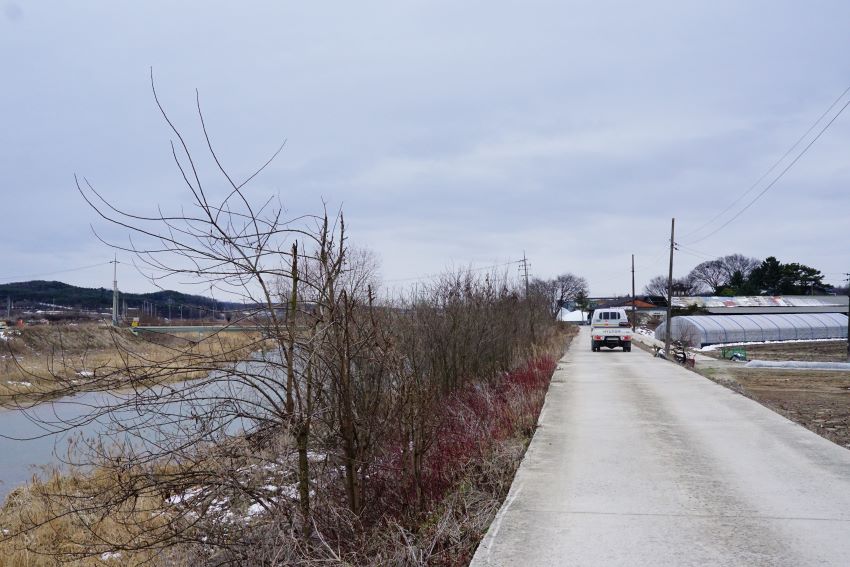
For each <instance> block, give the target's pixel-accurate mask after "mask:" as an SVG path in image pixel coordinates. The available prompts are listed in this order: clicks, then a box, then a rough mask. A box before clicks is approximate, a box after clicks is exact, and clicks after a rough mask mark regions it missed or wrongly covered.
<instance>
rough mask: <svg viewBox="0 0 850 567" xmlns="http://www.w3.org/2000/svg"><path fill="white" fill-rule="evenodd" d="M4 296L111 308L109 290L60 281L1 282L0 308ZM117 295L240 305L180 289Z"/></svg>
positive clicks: (140, 300) (160, 302)
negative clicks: (183, 291) (187, 292)
mask: <svg viewBox="0 0 850 567" xmlns="http://www.w3.org/2000/svg"><path fill="white" fill-rule="evenodd" d="M6 298H10V299H11V300H12V301H13V302H14V303H15V304H21V303H34V304H35V303H41V304H51V305H61V306H63V307H70V308H73V309H98V310H100V309H105V310H109V309H111V308H112V290H111V289H106V288H103V287H100V288H88V287H77V286H74V285H69V284H66V283H62V282H56V281H43V280H34V281H29V282H17V283H8V284H0V309H2V307H5V305H6V300H7V299H6ZM119 298H120V300H121V303H122V307H123V304H124V302H126V304H127V307H128V308H136V307H138V308H141V307H142V306H143V304H145V303H153V304H155V305H157V306H165V305H168V304H169V303H170V304H171V305H172V306H174V307H178V306H181V305H182V306H184V307H192V308H201V309H204V310H212V309H216V310H223V309H237V308H240V307H243V306H242V304H240V303H233V302H222V301H215V300H214V299H212V298H209V297H204V296H203V295H190V294H186V293H180V292H179V291H170V290H163V291H157V292H154V293H121V292H120V290H119Z"/></svg>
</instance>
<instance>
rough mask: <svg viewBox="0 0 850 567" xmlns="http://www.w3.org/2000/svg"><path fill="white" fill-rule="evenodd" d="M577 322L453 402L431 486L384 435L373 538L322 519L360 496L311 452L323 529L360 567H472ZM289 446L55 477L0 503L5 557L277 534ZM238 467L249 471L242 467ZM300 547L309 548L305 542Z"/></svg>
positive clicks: (124, 560) (325, 458)
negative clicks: (143, 473)
mask: <svg viewBox="0 0 850 567" xmlns="http://www.w3.org/2000/svg"><path fill="white" fill-rule="evenodd" d="M573 330H574V329H573V328H568V329H566V330H563V331H562V333H559V334H557V335H554V336H553V337H552V341H551V344H550V345H549V347H548V348H546V349H542V350H540V351H539V352H538V354H537V355H535V356H534V357H533V358H531V359H529V360H528V361H526V362H525V363H524V364H522V365H520V366H518V367H516V368H515V369H514V370H512V371H510V372H506V373H503V374H500V375H498V376H494V377H490V378H489V379H488V380H482V381H476V382H470V383H469V385H468V386H467V387H464V388H462V389H460V390H458V391H457V392H456V393H454V394H453V395H451V396H450V397H448V398H447V399H446V400H445V402H444V403H442V404H441V405H440V407H439V408H438V409H437V413H438V415H435V416H433V417H435V419H434V424H435V426H437V427H439V434H438V435H437V436H436V437H435V439H436V441H435V443H434V445H433V446H432V447H431V448H430V449H429V450H428V452H427V454H426V455H424V456H423V463H422V469H421V470H422V477H421V478H420V482H419V484H420V485H421V487H422V490H421V491H420V492H418V493H417V491H416V490H413V486H412V484H411V478H410V477H409V476H408V474H407V473H406V472H405V470H406V468H407V466H406V461H407V459H408V458H409V457H410V455H409V453H408V452H407V451H406V450H405V447H404V446H402V445H399V444H398V441H399V440H391V441H389V442H382V449H381V453H382V454H383V455H385V458H384V459H382V462H381V464H380V466H378V467H376V468H374V469H373V471H372V473H371V475H370V479H371V488H370V491H371V493H372V494H373V496H374V498H373V505H372V507H371V508H370V510H369V511H368V513H367V514H365V515H363V516H362V517H361V518H359V519H354V518H351V519H350V521H351V522H352V529H355V525H356V533H359V534H360V535H359V536H358V537H357V538H356V539H353V540H352V539H348V540H347V541H346V538H349V537H350V536H351V534H346V533H342V532H338V530H339V529H340V526H339V525H323V524H324V522H325V520H321V519H322V518H325V519H334V520H333V522H330V524H333V523H334V522H337V521H338V520H339V519H340V518H343V517H347V512H346V507H347V505H346V502H345V497H344V494H343V493H340V492H338V491H335V490H331V489H330V488H331V487H332V486H333V485H334V484H337V483H338V482H339V479H338V478H337V477H338V475H339V468H338V467H337V466H336V464H337V463H338V462H339V461H338V458H337V457H336V456H334V455H333V454H329V453H315V454H311V456H310V458H311V460H312V462H313V465H314V470H315V471H316V473H315V474H316V476H315V477H314V479H313V481H312V483H311V484H312V486H313V487H314V490H316V492H317V493H319V492H320V491H321V493H322V494H323V495H324V497H323V498H314V501H313V503H314V506H315V508H314V514H315V517H316V518H317V521H319V520H321V521H319V523H318V524H317V529H319V530H320V531H321V532H322V533H324V534H325V536H326V537H331V536H334V537H335V538H337V539H338V541H346V543H345V548H342V549H340V550H339V551H340V552H344V553H345V557H346V561H347V562H348V563H349V564H363V565H367V564H375V560H376V558H381V557H383V558H385V559H388V560H389V562H390V563H396V564H418V565H426V564H427V565H465V564H466V563H467V562H468V561H469V559H470V558H471V556H472V553H473V552H474V550H475V548H476V546H477V544H478V541H479V539H480V538H481V537H482V535H483V534H484V533H485V532H486V529H487V527H488V525H489V523H490V522H491V521H492V519H493V517H494V515H495V513H496V511H497V510H498V508H499V506H500V505H501V501H502V500H503V499H504V497H505V495H506V494H507V491H508V489H509V487H510V484H511V481H512V479H513V475H514V472H515V471H516V469H517V467H518V466H519V463H520V461H521V460H522V456H523V454H524V451H525V447H526V446H527V443H528V441H529V440H530V439H531V436H532V435H533V433H534V430H535V423H536V421H537V417H538V415H539V412H540V409H541V407H542V404H543V400H544V399H545V395H546V391H547V389H548V384H549V379H550V377H551V375H552V372H553V370H554V368H555V363H554V361H555V360H557V357H558V355H559V353H560V352H561V351H562V350H563V348H564V347H565V346H566V345H567V344H568V343H569V340H571V338H572V333H571V332H570V331H573ZM237 442H238V441H237ZM245 442H248V443H250V442H251V440H245ZM290 443H291V438H288V437H287V436H286V435H283V436H282V437H281V438H280V440H279V441H278V442H277V443H275V444H272V446H273V447H275V448H269V449H264V450H257V451H255V452H253V454H252V455H251V456H250V457H249V458H247V460H240V461H238V462H236V461H230V462H227V463H224V462H220V459H218V458H217V456H216V449H215V448H214V447H211V448H210V450H209V452H208V457H207V458H206V459H205V460H203V461H199V462H195V463H192V465H191V466H192V468H193V470H195V471H196V473H197V482H196V483H193V484H189V485H183V486H174V487H173V489H172V490H170V491H166V492H163V491H162V490H161V489H160V490H154V489H152V487H154V486H158V487H160V488H161V487H162V486H163V485H166V483H163V477H167V476H168V475H171V474H174V471H173V470H169V467H168V466H165V465H164V466H162V467H160V468H159V469H158V472H157V474H159V475H161V478H158V479H155V481H153V482H151V483H150V484H144V483H134V484H132V486H128V485H127V481H126V478H127V477H128V476H132V475H133V474H134V473H133V471H130V470H126V471H125V470H121V469H119V468H112V469H109V470H106V469H104V470H99V471H97V472H96V473H95V474H92V475H87V476H83V475H80V474H79V473H73V474H71V475H69V476H61V475H54V476H52V477H50V478H48V479H46V480H44V481H41V482H35V483H33V484H31V485H30V486H29V487H26V488H20V489H18V490H15V491H13V493H12V494H11V495H10V497H9V498H8V500H7V501H6V503H5V505H4V507H3V509H2V512H0V529H2V530H3V534H5V535H6V539H5V541H3V542H2V543H0V554H2V555H3V556H4V557H6V558H7V559H6V563H4V565H10V566H12V567H17V566H23V565H27V566H29V567H37V566H40V565H51V564H53V563H52V562H54V561H55V558H56V557H59V556H61V557H64V558H65V559H68V558H69V557H73V558H75V559H76V560H78V562H77V563H76V564H77V565H80V566H87V565H103V564H107V565H108V564H115V565H119V564H120V565H137V564H142V563H144V562H148V561H151V560H152V559H154V557H155V556H156V557H157V559H156V561H158V562H163V564H175V565H177V564H189V563H192V561H189V559H188V558H189V556H190V555H191V554H192V553H201V555H203V554H204V553H213V554H215V548H214V546H207V547H208V549H207V551H206V552H205V551H203V547H205V546H201V545H200V544H198V545H196V546H195V547H194V550H193V551H190V552H187V551H186V549H184V548H179V549H181V551H179V552H178V551H177V549H178V548H174V549H169V550H163V549H159V548H158V547H157V540H158V537H159V536H160V534H162V533H166V532H169V530H170V531H173V530H174V529H175V524H179V525H180V526H184V527H182V528H181V529H183V530H185V531H181V532H180V533H181V534H182V535H181V538H184V539H185V540H189V541H196V542H202V541H203V542H214V541H216V538H218V537H220V536H221V534H222V533H224V532H227V531H228V530H230V529H232V528H233V527H234V526H236V525H239V526H250V527H251V530H252V531H255V532H256V533H258V534H263V533H266V534H267V533H268V530H269V529H270V528H272V527H274V526H278V525H280V522H282V521H283V522H284V524H285V523H286V521H285V518H286V517H287V515H288V514H289V511H290V510H292V509H297V506H298V502H299V497H298V492H297V490H296V485H295V484H293V479H292V478H291V477H289V476H288V475H287V474H286V472H285V471H287V470H289V468H290V464H289V463H288V462H287V459H290V458H291V456H292V451H291V449H292V446H291V444H290ZM223 466H225V467H227V468H228V469H229V472H228V474H230V476H231V477H232V478H231V480H234V479H236V480H237V481H239V483H244V484H246V485H253V486H256V489H255V490H256V491H258V492H257V494H255V495H254V500H253V501H248V500H246V498H245V493H244V492H240V490H241V489H239V488H233V489H222V486H216V485H215V484H214V483H215V478H214V477H215V475H216V471H217V470H218V469H219V468H221V467H223ZM234 470H235V471H241V472H240V473H239V475H237V477H233V475H232V471H234ZM184 472H185V471H181V474H183V473H184ZM240 475H241V476H240ZM174 476H180V475H174ZM243 477H244V478H243ZM204 478H207V479H208V481H210V482H211V484H207V483H206V482H205V481H204ZM127 490H131V491H133V496H132V498H127V496H128V495H127V493H126V491H127ZM60 495H62V496H60ZM81 499H82V500H85V501H87V502H91V503H92V510H95V509H97V508H98V506H99V505H100V503H101V501H102V500H106V501H108V500H110V499H124V500H122V501H123V502H125V504H124V505H123V506H121V507H118V508H113V509H111V512H110V514H107V515H103V516H99V517H96V514H95V512H92V514H91V515H86V514H83V515H80V514H65V513H63V512H62V510H63V508H62V506H64V505H68V508H69V509H73V508H74V507H75V506H78V503H79V502H80V500H81ZM251 502H253V503H251ZM51 518H55V519H51ZM41 524H43V525H41ZM166 524H169V525H166ZM19 533H20V535H16V534H19ZM334 534H335V535H334ZM279 537H287V536H285V535H283V536H279ZM293 543H294V544H295V545H297V539H295V540H293ZM272 544H276V545H280V544H281V542H280V541H258V543H257V547H258V549H260V548H261V546H267V545H268V546H270V545H272ZM34 549H38V550H39V554H35V553H33V551H32V550H34ZM115 549H121V550H122V551H120V552H115V551H114V550H115ZM189 549H190V550H191V549H192V548H189ZM320 550H321V548H320V549H317V550H315V551H320ZM315 551H314V553H315ZM184 553H189V555H184ZM207 557H209V556H207ZM317 557H318V556H317ZM196 559H197V558H196ZM323 560H325V561H330V560H331V558H330V557H324V558H323ZM155 563H156V562H155ZM331 563H332V561H331ZM384 564H386V562H385V563H384Z"/></svg>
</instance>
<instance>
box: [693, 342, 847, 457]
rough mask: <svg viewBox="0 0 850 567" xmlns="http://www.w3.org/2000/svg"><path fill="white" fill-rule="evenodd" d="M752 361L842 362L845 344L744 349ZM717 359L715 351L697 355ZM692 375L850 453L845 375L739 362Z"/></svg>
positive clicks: (702, 367) (703, 366) (709, 365)
mask: <svg viewBox="0 0 850 567" xmlns="http://www.w3.org/2000/svg"><path fill="white" fill-rule="evenodd" d="M745 348H746V351H747V355H748V358H750V359H751V360H753V359H757V360H803V361H818V362H845V361H846V360H847V343H846V342H845V341H829V342H826V341H817V342H810V343H787V344H770V345H753V346H748V347H745ZM701 354H706V355H711V356H713V357H719V355H720V351H713V352H711V351H710V352H706V353H701ZM696 370H697V371H698V372H699V373H700V374H703V375H704V376H706V377H708V378H711V379H712V380H715V381H716V382H719V383H721V384H723V385H725V386H728V387H730V388H733V389H735V390H737V391H739V392H741V393H742V394H744V395H745V396H748V397H750V398H752V399H754V400H756V401H758V402H759V403H761V404H763V405H765V406H767V407H769V408H771V409H773V410H774V411H776V412H778V413H780V414H782V415H784V416H786V417H787V418H789V419H791V420H793V421H795V422H797V423H799V424H801V425H803V426H804V427H806V428H808V429H810V430H812V431H814V432H815V433H817V434H819V435H821V436H823V437H825V438H827V439H829V440H831V441H833V442H835V443H837V444H839V445H842V446H844V447H847V448H850V372H839V371H829V370H799V369H775V368H752V369H750V368H744V367H743V364H741V363H733V362H724V361H720V360H718V361H717V362H703V363H699V362H698V363H697V365H696Z"/></svg>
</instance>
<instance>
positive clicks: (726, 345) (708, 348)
mask: <svg viewBox="0 0 850 567" xmlns="http://www.w3.org/2000/svg"><path fill="white" fill-rule="evenodd" d="M845 341H846V339H792V340H789V341H754V342H750V343H717V344H713V345H705V346H704V347H702V348H698V349H695V350H698V351H701V352H708V351H712V350H720V349H722V348H729V347H736V346H742V347H746V346H750V345H784V344H788V343H832V342H845Z"/></svg>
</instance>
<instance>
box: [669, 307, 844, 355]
mask: <svg viewBox="0 0 850 567" xmlns="http://www.w3.org/2000/svg"><path fill="white" fill-rule="evenodd" d="M666 327H667V326H666V324H665V323H663V322H662V323H661V324H660V325H659V326H658V328H657V329H656V330H655V338H656V339H659V340H662V341H663V340H664V338H665V336H664V335H665V330H666ZM670 336H671V337H672V339H673V340H678V341H682V342H683V343H687V344H689V345H690V346H694V347H702V346H705V345H713V344H725V343H750V342H763V341H794V340H814V339H846V338H847V316H846V315H842V314H841V313H789V314H781V315H780V314H773V315H703V316H691V315H688V316H679V317H673V319H672V325H671V331H670Z"/></svg>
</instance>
